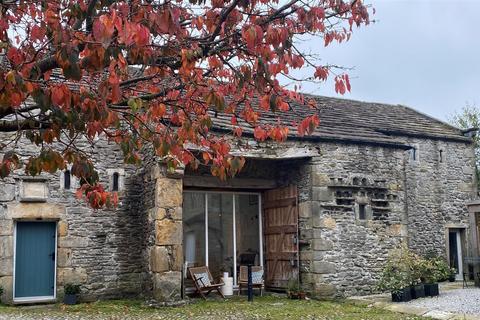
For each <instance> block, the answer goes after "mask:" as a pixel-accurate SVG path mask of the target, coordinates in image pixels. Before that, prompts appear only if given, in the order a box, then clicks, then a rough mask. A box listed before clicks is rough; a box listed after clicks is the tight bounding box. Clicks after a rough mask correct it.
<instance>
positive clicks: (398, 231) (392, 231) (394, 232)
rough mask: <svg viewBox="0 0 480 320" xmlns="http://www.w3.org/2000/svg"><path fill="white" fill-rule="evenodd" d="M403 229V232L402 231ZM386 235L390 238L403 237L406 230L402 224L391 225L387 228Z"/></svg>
mask: <svg viewBox="0 0 480 320" xmlns="http://www.w3.org/2000/svg"><path fill="white" fill-rule="evenodd" d="M403 229H405V231H404V230H403ZM387 234H388V235H391V236H403V235H406V228H404V226H403V225H402V224H399V223H398V224H392V225H391V226H388V228H387Z"/></svg>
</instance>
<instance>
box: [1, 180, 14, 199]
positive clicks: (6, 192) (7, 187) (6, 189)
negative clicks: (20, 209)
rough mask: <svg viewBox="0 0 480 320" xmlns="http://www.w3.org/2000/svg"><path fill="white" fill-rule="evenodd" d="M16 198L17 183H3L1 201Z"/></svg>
mask: <svg viewBox="0 0 480 320" xmlns="http://www.w3.org/2000/svg"><path fill="white" fill-rule="evenodd" d="M14 199H15V185H13V184H2V186H1V187H0V202H8V201H13V200H14Z"/></svg>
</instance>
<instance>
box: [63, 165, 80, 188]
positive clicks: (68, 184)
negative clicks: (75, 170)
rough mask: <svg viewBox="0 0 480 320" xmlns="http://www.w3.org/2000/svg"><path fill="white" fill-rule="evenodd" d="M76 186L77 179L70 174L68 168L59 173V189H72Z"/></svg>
mask: <svg viewBox="0 0 480 320" xmlns="http://www.w3.org/2000/svg"><path fill="white" fill-rule="evenodd" d="M76 187H77V180H76V178H75V176H73V175H72V172H71V171H70V169H66V170H65V171H63V172H61V173H60V189H61V190H73V189H75V188H76Z"/></svg>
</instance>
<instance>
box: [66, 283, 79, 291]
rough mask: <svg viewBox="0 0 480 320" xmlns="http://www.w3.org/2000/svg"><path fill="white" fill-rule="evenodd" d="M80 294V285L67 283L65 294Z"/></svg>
mask: <svg viewBox="0 0 480 320" xmlns="http://www.w3.org/2000/svg"><path fill="white" fill-rule="evenodd" d="M79 293H80V285H79V284H73V283H67V284H65V294H79Z"/></svg>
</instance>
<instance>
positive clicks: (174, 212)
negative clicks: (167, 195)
mask: <svg viewBox="0 0 480 320" xmlns="http://www.w3.org/2000/svg"><path fill="white" fill-rule="evenodd" d="M168 214H169V215H170V217H171V218H172V219H174V220H182V217H183V208H182V207H176V208H172V209H169V210H168Z"/></svg>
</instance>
